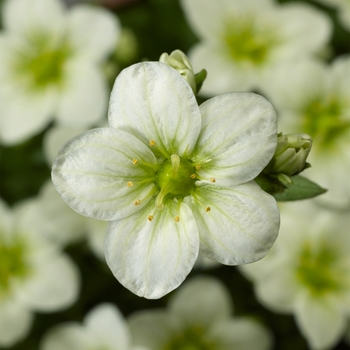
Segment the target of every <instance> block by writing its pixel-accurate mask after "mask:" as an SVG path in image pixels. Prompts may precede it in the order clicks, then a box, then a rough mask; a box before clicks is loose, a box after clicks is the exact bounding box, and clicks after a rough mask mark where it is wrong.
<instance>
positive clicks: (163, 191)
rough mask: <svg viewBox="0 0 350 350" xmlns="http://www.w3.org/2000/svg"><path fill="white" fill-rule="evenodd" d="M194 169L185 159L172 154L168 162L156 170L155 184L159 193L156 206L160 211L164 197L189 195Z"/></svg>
mask: <svg viewBox="0 0 350 350" xmlns="http://www.w3.org/2000/svg"><path fill="white" fill-rule="evenodd" d="M195 181H196V174H195V167H194V166H193V164H192V163H191V162H190V161H188V160H187V159H184V158H182V159H181V158H180V157H179V156H178V155H177V154H173V155H172V156H171V158H170V160H166V161H164V163H163V164H162V165H161V167H160V169H159V170H158V174H157V184H158V186H159V187H160V193H159V194H158V197H157V200H156V206H157V207H158V208H159V209H160V208H162V206H163V201H164V199H165V197H166V196H167V197H177V198H184V197H186V196H188V195H189V194H190V193H191V190H192V188H193V187H194V186H195V184H194V183H195Z"/></svg>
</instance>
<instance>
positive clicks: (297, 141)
mask: <svg viewBox="0 0 350 350" xmlns="http://www.w3.org/2000/svg"><path fill="white" fill-rule="evenodd" d="M311 146H312V138H311V137H310V136H309V135H306V134H288V135H282V134H281V135H280V136H279V137H278V138H277V148H276V151H275V155H274V156H273V158H272V160H271V162H270V164H269V165H268V166H267V169H268V172H269V173H273V174H276V173H277V174H278V173H282V174H285V175H288V176H291V175H296V174H298V173H300V172H301V171H303V170H304V169H305V168H306V167H308V164H307V163H306V159H307V157H308V155H309V153H310V150H311Z"/></svg>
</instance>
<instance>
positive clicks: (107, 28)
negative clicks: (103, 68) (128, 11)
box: [67, 5, 120, 61]
mask: <svg viewBox="0 0 350 350" xmlns="http://www.w3.org/2000/svg"><path fill="white" fill-rule="evenodd" d="M67 24H68V33H69V34H68V35H69V42H70V43H71V44H72V45H73V46H74V47H75V48H76V49H77V52H78V53H79V55H82V56H83V57H84V59H86V58H88V59H92V60H94V61H97V60H101V59H104V58H106V56H107V55H108V54H110V53H111V52H112V51H113V49H115V48H116V46H117V40H118V37H119V34H120V24H119V20H118V18H117V16H114V15H113V14H112V13H111V12H108V11H106V10H104V9H102V8H99V7H97V6H89V5H79V6H75V7H73V8H72V10H71V11H70V12H69V14H68V23H67Z"/></svg>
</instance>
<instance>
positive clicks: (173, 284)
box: [105, 201, 199, 299]
mask: <svg viewBox="0 0 350 350" xmlns="http://www.w3.org/2000/svg"><path fill="white" fill-rule="evenodd" d="M198 247H199V239H198V231H197V227H196V222H195V220H194V217H193V215H192V213H191V210H190V209H189V208H188V207H187V205H185V204H181V206H180V208H179V204H178V203H176V202H172V201H169V202H168V203H166V204H165V206H164V209H163V210H157V209H155V205H154V201H152V202H151V203H150V204H149V205H148V206H146V207H144V208H143V209H142V210H141V211H140V212H138V213H136V214H134V215H131V216H129V217H127V218H125V219H122V220H118V221H112V222H111V223H109V225H108V227H107V234H106V238H105V253H106V261H107V264H108V265H109V267H110V269H111V270H112V272H113V274H114V276H115V277H116V278H117V279H118V281H119V282H120V283H121V284H123V285H124V286H125V287H126V288H128V289H129V290H131V291H132V292H133V293H135V294H137V295H138V296H143V297H145V298H148V299H157V298H161V297H162V296H164V295H165V294H167V293H169V292H171V291H172V290H173V289H175V288H177V287H178V286H179V285H180V284H181V283H182V282H183V280H184V279H185V278H186V276H187V275H188V274H189V272H190V271H191V269H192V267H193V265H194V263H195V261H196V258H197V254H198Z"/></svg>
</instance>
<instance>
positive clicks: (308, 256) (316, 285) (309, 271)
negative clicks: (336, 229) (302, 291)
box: [296, 244, 344, 295]
mask: <svg viewBox="0 0 350 350" xmlns="http://www.w3.org/2000/svg"><path fill="white" fill-rule="evenodd" d="M340 262H341V259H339V257H338V255H337V252H336V249H334V248H332V247H330V246H329V245H328V246H327V245H326V244H323V245H321V246H320V247H318V249H314V248H312V246H311V245H308V244H305V246H304V247H303V250H302V251H301V254H300V256H299V260H298V266H297V270H296V273H297V277H298V278H299V280H300V281H301V282H302V284H304V285H305V286H307V287H308V289H309V290H310V291H311V293H312V294H314V295H322V294H325V293H327V292H329V291H338V290H340V289H342V282H341V281H342V280H343V279H344V277H343V276H344V271H343V267H342V264H341V263H340Z"/></svg>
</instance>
